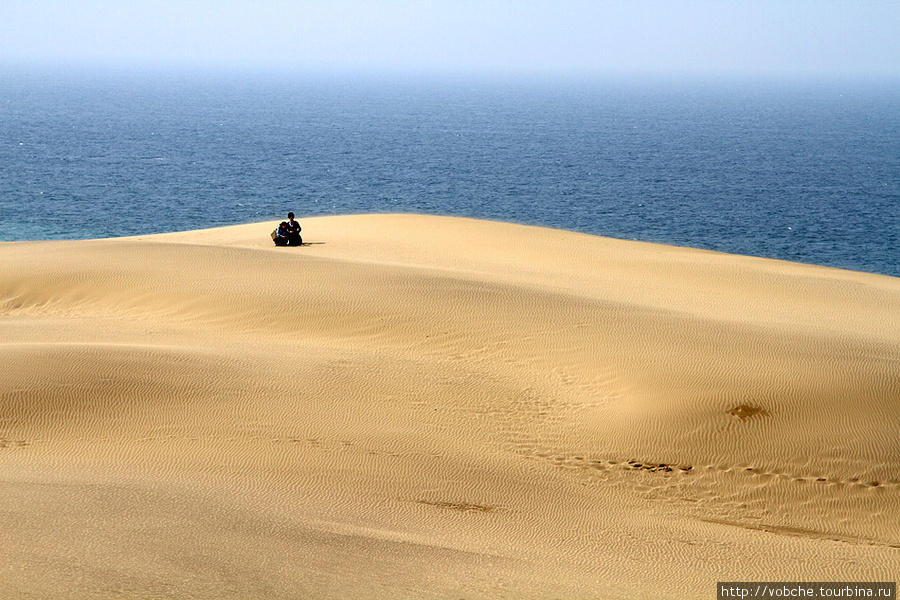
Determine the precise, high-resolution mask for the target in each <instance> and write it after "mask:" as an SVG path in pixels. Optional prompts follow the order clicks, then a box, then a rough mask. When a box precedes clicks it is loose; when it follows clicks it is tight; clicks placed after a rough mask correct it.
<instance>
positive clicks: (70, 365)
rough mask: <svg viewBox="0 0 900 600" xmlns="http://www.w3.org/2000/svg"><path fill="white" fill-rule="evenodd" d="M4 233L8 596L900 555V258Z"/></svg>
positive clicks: (1, 479)
mask: <svg viewBox="0 0 900 600" xmlns="http://www.w3.org/2000/svg"><path fill="white" fill-rule="evenodd" d="M302 224H303V226H304V239H305V241H306V242H308V244H307V245H304V246H303V247H301V248H275V247H274V246H272V244H271V241H270V240H269V239H268V235H267V234H268V232H269V231H271V229H272V228H273V226H274V224H273V223H260V224H254V225H242V226H237V227H227V228H220V229H214V230H204V231H196V232H183V233H175V234H166V235H157V236H144V237H138V238H127V239H113V240H94V241H79V242H36V243H31V242H27V243H26V242H23V243H8V244H0V264H2V265H3V269H2V271H0V331H2V334H0V335H2V337H0V364H2V365H3V368H2V370H0V515H2V516H0V518H2V523H3V527H0V547H2V548H3V550H2V554H3V561H2V566H0V569H2V571H0V596H2V597H34V598H55V597H67V598H97V597H122V596H124V597H173V598H175V597H201V598H251V597H267V598H280V597H283V598H296V597H302V598H379V597H382V598H498V597H509V598H520V597H529V598H531V597H535V598H554V597H565V598H648V597H649V598H708V597H712V596H711V594H714V593H715V591H714V590H715V583H716V581H744V580H768V581H797V580H806V581H825V580H846V581H887V580H891V581H892V580H894V579H895V578H896V574H897V566H898V564H900V443H898V441H897V440H898V434H900V411H898V407H900V319H898V318H897V315H898V314H900V280H897V279H895V278H890V277H882V276H876V275H869V274H862V273H853V272H847V271H840V270H835V269H826V268H822V267H814V266H807V265H797V264H791V263H785V262H779V261H771V260H764V259H758V258H748V257H738V256H729V255H723V254H717V253H713V252H704V251H698V250H691V249H684V248H672V247H665V246H658V245H653V244H642V243H635V242H625V241H620V240H611V239H604V238H597V237H593V236H587V235H580V234H574V233H569V232H562V231H554V230H547V229H539V228H532V227H523V226H517V225H508V224H501V223H488V222H480V221H472V220H466V219H455V218H442V217H426V216H414V215H364V216H347V217H322V218H311V219H304V220H302Z"/></svg>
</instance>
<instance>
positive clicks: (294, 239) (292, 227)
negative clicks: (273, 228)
mask: <svg viewBox="0 0 900 600" xmlns="http://www.w3.org/2000/svg"><path fill="white" fill-rule="evenodd" d="M287 236H288V244H289V245H291V246H300V245H302V244H303V238H302V237H300V223H298V222H297V221H295V220H294V213H292V212H289V213H288V222H287Z"/></svg>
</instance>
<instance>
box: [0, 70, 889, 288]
mask: <svg viewBox="0 0 900 600" xmlns="http://www.w3.org/2000/svg"><path fill="white" fill-rule="evenodd" d="M289 210H291V211H293V212H295V213H296V214H297V215H298V217H299V219H300V221H301V223H302V221H303V217H306V216H314V215H330V214H348V213H386V212H391V213H393V212H412V213H428V214H440V215H456V216H465V217H475V218H481V219H490V220H499V221H509V222H516V223H524V224H531V225H541V226H547V227H555V228H561V229H568V230H573V231H580V232H585V233H591V234H597V235H603V236H610V237H615V238H622V239H633V240H642V241H652V242H661V243H665V244H673V245H678V246H692V247H697V248H706V249H711V250H718V251H723V252H729V253H736V254H746V255H753V256H764V257H770V258H778V259H785V260H791V261H798V262H804V263H812V264H819V265H827V266H833V267H840V268H846V269H853V270H860V271H868V272H874V273H882V274H887V275H893V276H900V250H898V242H900V82H897V81H893V82H862V81H830V82H826V81H818V82H787V81H765V80H753V81H743V82H739V81H735V80H691V81H675V80H649V79H647V80H637V79H625V78H619V79H614V78H610V79H594V80H588V79H575V78H571V79H566V78H557V79H549V78H546V79H540V80H539V79H533V80H526V79H521V78H520V79H516V78H507V79H504V78H497V79H487V78H476V77H471V78H465V77H450V76H447V77H426V76H420V77H412V76H410V77H405V78H402V77H388V76H384V77H376V76H353V75H349V74H347V75H340V76H337V75H335V76H325V75H322V74H316V75H312V74H307V75H303V74H290V75H288V74H283V75H275V74H266V75H263V74H256V75H252V74H242V75H236V74H232V75H227V74H224V73H205V74H203V73H187V72H180V73H175V72H173V73H161V72H132V73H126V72H116V71H76V72H66V73H64V72H60V71H50V70H43V71H41V70H31V71H28V70H24V69H11V68H7V69H5V70H2V71H0V240H2V241H15V240H44V239H84V238H98V237H114V236H127V235H136V234H147V233H157V232H169V231H182V230H189V229H196V228H205V227H214V226H220V225H229V224H238V223H248V222H254V221H261V220H273V219H279V218H283V217H284V215H285V214H286V213H287V212H288V211H289ZM265 234H266V232H262V233H261V235H265ZM307 235H308V236H310V237H315V232H314V231H308V233H307Z"/></svg>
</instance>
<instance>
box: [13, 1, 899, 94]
mask: <svg viewBox="0 0 900 600" xmlns="http://www.w3.org/2000/svg"><path fill="white" fill-rule="evenodd" d="M0 63H7V64H32V63H44V64H51V65H57V66H66V65H69V64H124V65H135V66H141V65H159V66H164V67H168V66H191V67H206V66H209V67H236V68H250V69H303V70H309V69H314V70H347V69H352V70H364V71H365V70H378V71H385V70H387V71H392V70H396V71H449V72H462V73H465V72H488V73H491V72H508V73H532V72H533V73H547V72H550V73H557V72H558V73H569V72H575V73H588V74H594V73H596V74H605V73H613V74H621V73H626V74H627V73H637V74H641V73H663V74H676V75H677V74H698V75H707V74H730V75H745V74H746V75H810V76H823V75H824V76H830V75H838V76H891V77H900V0H718V1H706V2H700V1H698V0H634V1H626V0H621V1H619V0H617V1H604V0H595V1H587V0H552V1H551V0H519V1H512V0H480V1H476V0H383V1H376V0H329V1H327V2H313V1H309V0H294V1H289V0H252V1H251V0H218V1H214V0H193V1H192V0H153V1H141V0H117V1H114V0H0Z"/></svg>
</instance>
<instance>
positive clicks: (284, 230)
mask: <svg viewBox="0 0 900 600" xmlns="http://www.w3.org/2000/svg"><path fill="white" fill-rule="evenodd" d="M289 240H290V236H289V235H288V224H287V221H282V222H281V223H279V224H278V229H276V230H275V231H273V232H272V241H273V242H275V245H276V246H287V245H288V241H289Z"/></svg>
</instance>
